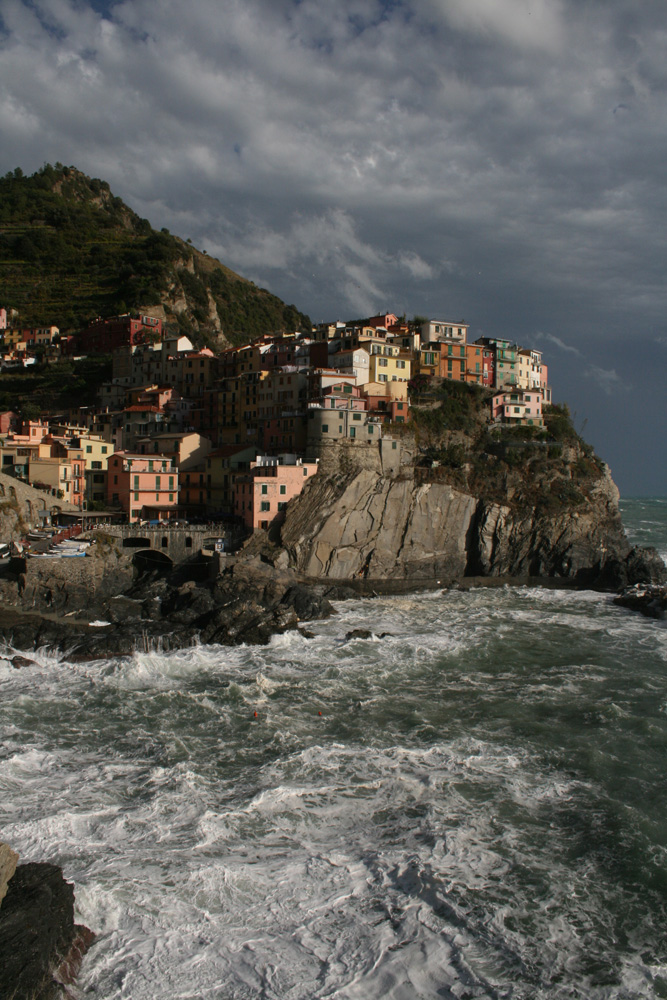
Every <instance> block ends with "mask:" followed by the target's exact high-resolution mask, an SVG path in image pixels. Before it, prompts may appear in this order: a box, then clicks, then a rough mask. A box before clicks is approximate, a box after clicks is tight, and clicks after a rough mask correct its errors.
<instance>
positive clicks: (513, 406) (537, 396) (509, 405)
mask: <svg viewBox="0 0 667 1000" xmlns="http://www.w3.org/2000/svg"><path fill="white" fill-rule="evenodd" d="M491 417H492V419H493V420H496V421H498V423H501V424H532V425H534V426H537V427H541V426H542V425H543V423H544V421H543V420H542V393H541V391H540V390H539V389H528V390H526V389H514V388H512V389H506V390H504V391H503V392H497V393H496V394H495V395H494V396H492V398H491Z"/></svg>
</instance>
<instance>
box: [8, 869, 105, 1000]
mask: <svg viewBox="0 0 667 1000" xmlns="http://www.w3.org/2000/svg"><path fill="white" fill-rule="evenodd" d="M94 937H95V935H94V934H93V933H92V931H89V930H88V928H87V927H83V926H81V925H79V924H75V923H74V889H73V887H72V885H71V884H70V883H69V882H66V881H65V879H64V878H63V873H62V871H61V869H60V868H58V867H56V865H51V864H44V863H30V864H25V865H19V866H18V868H17V869H16V871H15V873H14V875H13V876H12V877H11V878H10V880H9V882H8V884H7V894H6V896H5V898H4V899H3V901H2V905H1V906H0V997H3V998H7V1000H63V998H67V997H71V993H70V992H69V991H68V990H67V987H68V986H69V985H71V984H72V983H73V982H74V979H75V978H76V975H77V973H78V971H79V967H80V965H81V960H82V958H83V955H84V953H85V952H86V950H87V949H88V948H89V947H90V945H91V943H92V941H93V940H94Z"/></svg>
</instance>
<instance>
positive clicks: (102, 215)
mask: <svg viewBox="0 0 667 1000" xmlns="http://www.w3.org/2000/svg"><path fill="white" fill-rule="evenodd" d="M0 280H1V286H2V302H1V303H0V304H2V305H5V306H7V307H10V308H14V309H16V310H18V312H19V314H20V322H21V325H22V326H46V325H51V324H55V325H56V326H58V327H60V329H61V331H63V332H71V331H75V330H78V329H81V328H82V327H84V326H85V325H86V324H87V323H88V322H89V321H90V320H91V319H93V318H95V317H96V316H113V315H116V314H118V313H124V312H131V311H136V312H148V313H150V314H152V315H156V316H160V317H161V318H163V319H164V320H166V322H167V323H168V324H169V325H170V326H171V327H172V328H173V329H174V330H178V331H181V332H183V333H186V334H187V335H189V336H191V337H193V339H194V340H195V341H196V342H198V343H200V344H201V343H205V344H211V346H214V345H217V346H221V345H223V344H224V343H225V342H228V343H232V344H238V343H244V342H247V341H248V340H251V339H252V338H253V337H256V336H259V335H260V334H263V333H266V332H269V331H275V330H282V329H284V330H298V329H309V328H310V320H309V318H308V316H306V315H304V314H303V313H301V312H299V311H298V310H297V309H296V307H295V306H288V305H285V303H284V302H282V301H281V300H280V299H279V298H278V297H277V296H275V295H272V294H271V293H270V292H268V291H267V290H266V289H263V288H258V287H257V286H256V285H254V284H253V283H252V282H251V281H248V280H247V279H245V278H242V277H241V276H239V275H238V274H235V273H234V271H231V270H230V269H229V268H228V267H225V266H224V265H223V264H221V263H220V262H219V261H217V260H215V259H213V258H211V257H208V256H207V255H206V254H203V253H201V252H200V251H198V250H196V249H195V248H194V247H192V246H190V244H188V243H187V242H185V241H184V240H182V239H180V238H179V237H177V236H173V235H172V234H171V233H170V232H169V231H168V230H167V229H162V230H160V231H159V232H157V231H156V230H154V229H153V228H152V227H151V224H150V223H149V222H148V220H147V219H142V218H140V217H139V216H138V215H137V214H136V213H135V212H133V211H132V209H130V208H128V206H127V205H125V204H124V202H123V201H122V200H121V199H120V198H117V197H115V196H114V195H113V194H112V192H111V190H110V189H109V185H108V184H107V182H106V181H103V180H99V179H98V178H90V177H86V176H85V174H82V173H81V172H80V171H78V170H76V169H75V168H74V167H65V166H62V164H56V165H55V166H51V165H50V164H46V165H45V166H44V167H42V169H41V170H39V171H37V173H35V174H33V175H32V176H31V177H25V176H24V175H23V173H22V172H21V170H15V171H14V172H13V173H9V174H6V175H5V177H3V178H1V179H0Z"/></svg>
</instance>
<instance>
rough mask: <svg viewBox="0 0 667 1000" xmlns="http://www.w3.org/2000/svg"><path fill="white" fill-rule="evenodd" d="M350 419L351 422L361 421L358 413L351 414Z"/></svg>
mask: <svg viewBox="0 0 667 1000" xmlns="http://www.w3.org/2000/svg"><path fill="white" fill-rule="evenodd" d="M352 419H353V420H361V414H360V413H353V414H352Z"/></svg>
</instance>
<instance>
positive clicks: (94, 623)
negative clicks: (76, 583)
mask: <svg viewBox="0 0 667 1000" xmlns="http://www.w3.org/2000/svg"><path fill="white" fill-rule="evenodd" d="M184 577H187V572H185V571H183V570H182V569H179V570H176V571H174V572H173V573H171V574H170V575H169V576H168V577H157V576H155V575H153V574H145V575H144V576H143V577H140V578H139V579H138V580H137V581H136V582H135V583H134V584H133V585H132V586H131V587H130V588H129V589H127V590H126V591H125V593H124V594H122V595H118V596H114V597H111V598H109V599H108V600H102V601H97V602H95V601H89V602H88V605H87V606H86V607H85V608H83V609H82V610H81V612H80V613H79V614H78V615H77V616H76V617H68V618H64V617H61V616H58V615H54V614H49V613H48V612H43V611H41V612H40V611H39V610H37V609H35V610H22V609H16V610H13V609H12V610H9V609H8V608H4V609H0V634H1V635H2V636H3V637H4V639H5V641H6V642H7V643H8V645H10V646H12V647H14V648H18V649H36V648H39V647H40V646H46V647H48V648H51V649H59V650H61V651H63V652H66V653H67V654H68V656H70V658H75V659H94V658H98V657H99V658H108V657H114V656H125V655H129V654H131V653H134V652H135V651H136V650H138V651H140V652H150V651H151V650H160V651H166V650H170V649H180V648H183V647H184V646H190V645H193V644H194V643H206V644H220V645H226V646H229V645H240V644H242V643H246V644H252V645H266V644H267V643H269V642H270V641H271V637H272V636H273V635H276V634H280V633H282V632H286V631H288V630H292V629H297V628H298V626H299V625H300V623H301V622H304V621H312V620H314V619H318V618H326V617H327V616H328V615H330V614H331V613H332V612H333V607H332V605H331V603H330V602H329V600H328V599H327V597H326V596H325V592H326V591H327V589H329V588H327V587H326V586H317V585H306V584H303V583H300V582H298V581H297V579H296V577H295V576H294V574H293V573H290V572H284V571H281V570H277V569H276V568H275V567H273V566H272V565H271V564H270V563H268V562H264V561H263V560H262V559H260V558H259V557H252V558H249V559H242V560H239V561H238V562H236V563H234V562H231V563H230V565H229V567H228V568H227V569H226V570H225V571H224V572H223V573H222V574H220V575H219V576H216V577H214V578H213V579H212V580H207V581H203V582H197V581H195V580H192V579H187V578H185V579H184ZM14 659H15V660H17V661H20V662H16V663H15V664H14V665H15V666H25V667H27V666H29V665H30V664H31V663H32V662H33V661H30V660H27V659H26V658H17V657H14ZM12 662H13V660H12Z"/></svg>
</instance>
